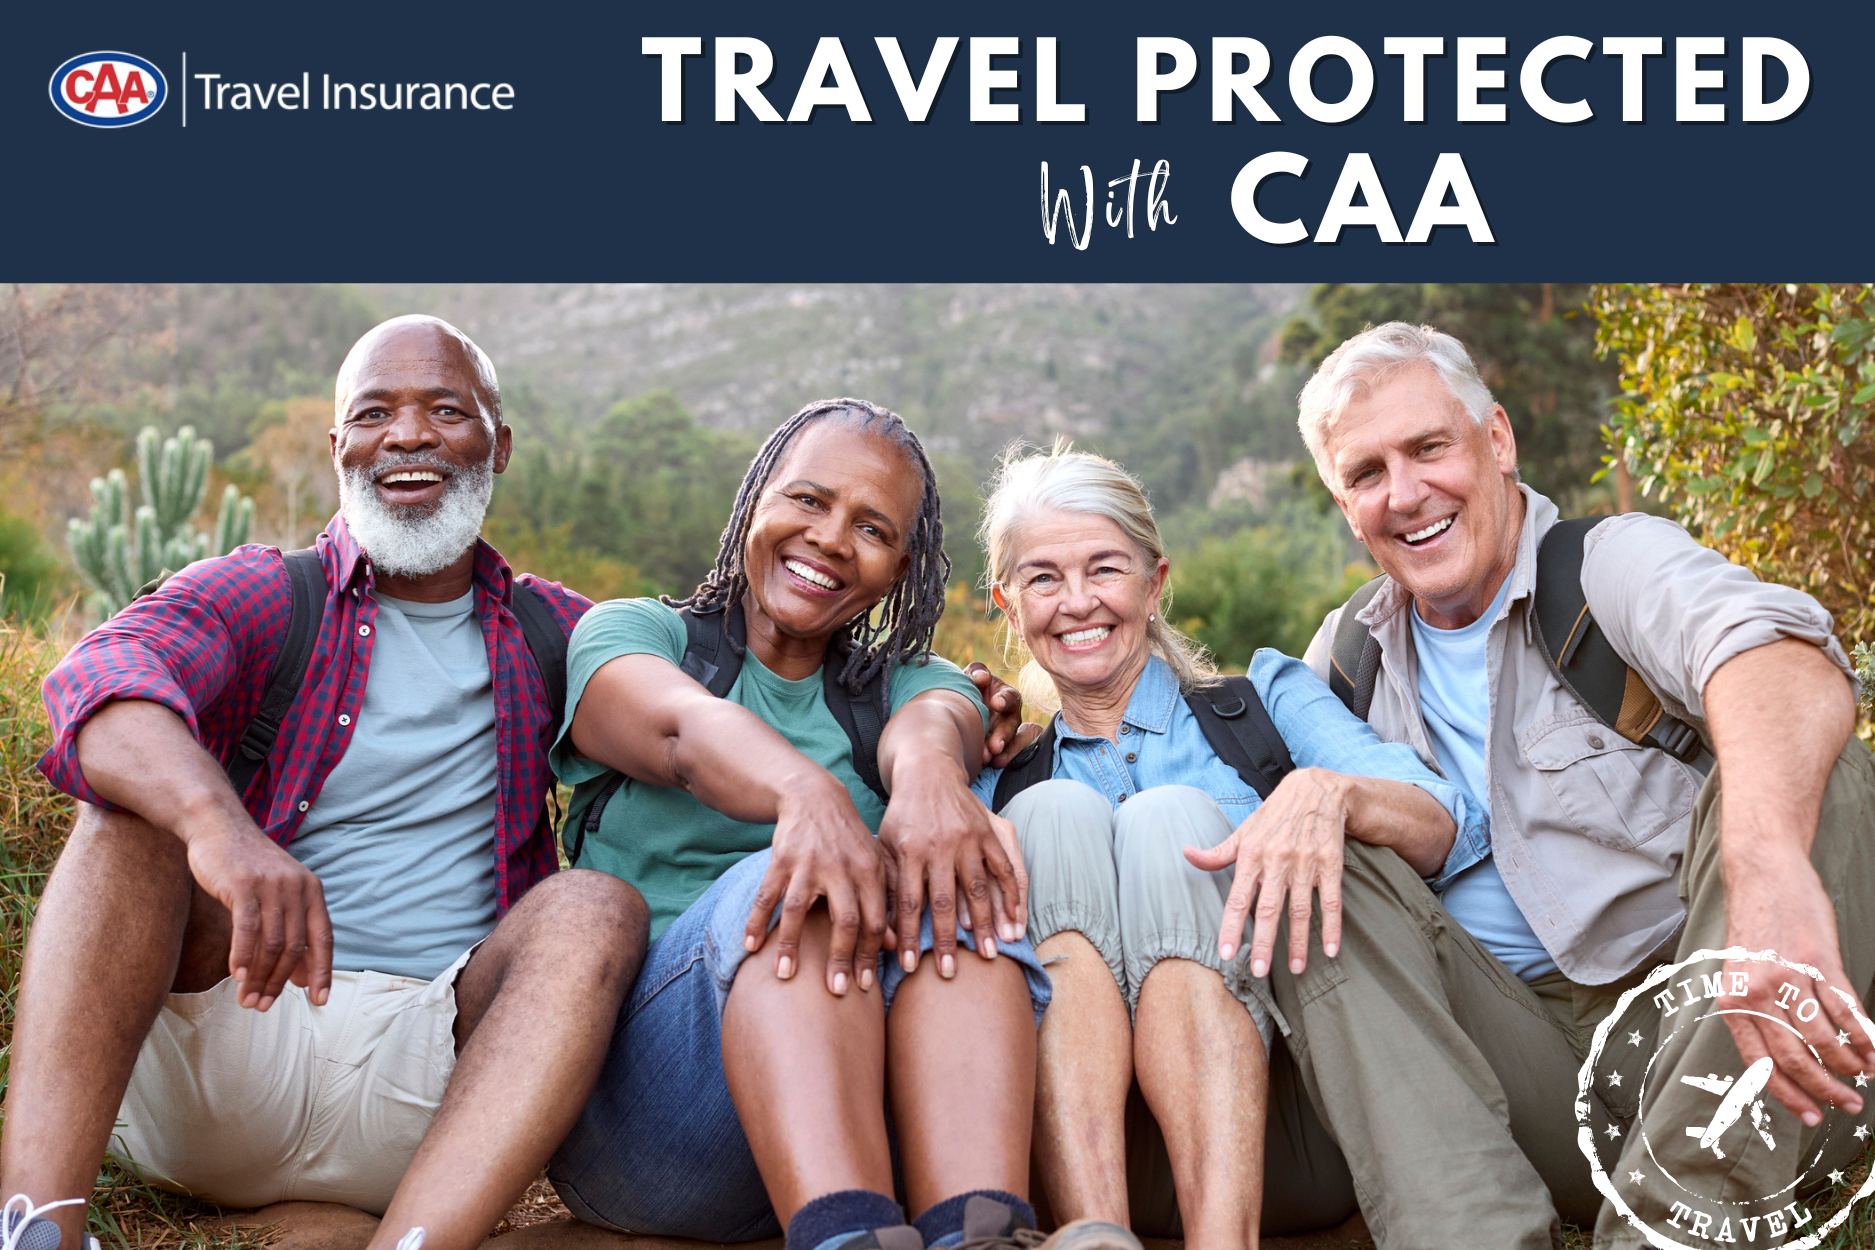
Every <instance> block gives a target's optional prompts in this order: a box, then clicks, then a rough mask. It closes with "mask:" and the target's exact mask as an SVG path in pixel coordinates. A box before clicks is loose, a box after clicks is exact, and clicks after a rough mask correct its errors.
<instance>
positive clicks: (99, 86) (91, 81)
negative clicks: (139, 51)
mask: <svg viewBox="0 0 1875 1250" xmlns="http://www.w3.org/2000/svg"><path fill="white" fill-rule="evenodd" d="M168 97H169V84H168V83H167V82H165V81H164V80H163V71H162V70H160V69H157V68H156V66H154V65H152V64H150V63H149V62H148V61H146V60H144V59H143V58H142V57H140V56H132V55H131V54H130V53H128V52H87V53H85V54H84V55H83V56H75V57H73V58H72V59H71V60H69V61H67V62H65V64H63V65H61V66H59V68H58V70H57V71H56V72H55V73H54V74H53V75H52V103H53V104H54V105H56V106H57V108H58V110H59V112H61V113H63V114H65V115H66V116H67V117H69V118H71V119H72V120H73V121H75V122H79V123H81V124H83V125H86V126H134V125H136V124H137V123H138V122H140V121H147V120H148V119H149V118H151V117H154V116H155V115H156V111H157V110H158V109H160V108H162V107H163V101H164V100H165V99H167V98H168Z"/></svg>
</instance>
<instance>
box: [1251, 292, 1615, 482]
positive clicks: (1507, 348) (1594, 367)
mask: <svg viewBox="0 0 1875 1250" xmlns="http://www.w3.org/2000/svg"><path fill="white" fill-rule="evenodd" d="M1588 294H1589V288H1588V287H1587V286H1586V285H1567V284H1562V283H1550V282H1536V283H1454V284H1440V283H1416V282H1414V283H1375V284H1373V285H1371V286H1352V285H1348V284H1345V283H1338V282H1329V283H1323V284H1321V285H1318V286H1317V287H1315V289H1314V290H1313V291H1312V292H1311V293H1310V295H1309V308H1310V311H1309V314H1308V315H1307V316H1304V317H1298V318H1295V319H1293V320H1291V321H1290V322H1289V323H1288V325H1286V326H1285V327H1284V328H1283V332H1282V355H1283V358H1284V359H1285V360H1288V361H1292V362H1296V363H1302V364H1306V365H1307V366H1308V367H1309V368H1311V369H1313V368H1314V367H1315V366H1316V365H1318V364H1320V363H1321V361H1322V359H1323V358H1324V357H1326V356H1327V355H1328V353H1329V352H1331V351H1333V350H1334V349H1335V348H1336V347H1338V346H1339V345H1340V344H1341V343H1342V341H1343V340H1345V339H1347V338H1349V337H1351V336H1353V335H1355V334H1359V333H1360V332H1361V331H1362V330H1363V329H1365V328H1366V327H1368V326H1370V325H1379V324H1381V323H1383V322H1387V321H1408V322H1412V323H1414V324H1422V323H1423V324H1429V325H1433V326H1436V327H1437V328H1439V329H1441V330H1444V331H1445V332H1446V333H1448V334H1451V335H1453V336H1455V337H1456V338H1458V339H1459V340H1460V341H1462V342H1463V343H1464V344H1465V346H1466V347H1468V348H1470V349H1471V354H1472V358H1473V359H1474V360H1476V361H1477V363H1478V372H1479V374H1480V375H1481V376H1482V377H1483V378H1484V382H1485V385H1486V386H1489V387H1490V388H1491V392H1492V394H1493V395H1494V396H1495V397H1496V399H1497V401H1498V402H1499V403H1500V404H1502V405H1503V406H1504V411H1505V412H1507V413H1509V414H1510V424H1511V429H1512V430H1514V431H1515V432H1516V435H1517V458H1518V464H1519V467H1520V468H1521V469H1522V471H1523V476H1524V480H1525V481H1527V482H1529V483H1530V484H1531V486H1533V487H1534V488H1536V489H1537V490H1539V491H1542V492H1543V493H1544V494H1546V495H1549V496H1551V497H1552V498H1554V499H1556V501H1557V503H1558V504H1559V505H1560V506H1561V507H1562V509H1563V513H1564V515H1565V516H1568V515H1576V514H1580V513H1584V512H1590V511H1595V510H1602V511H1607V510H1610V509H1611V508H1613V507H1614V506H1616V500H1615V499H1613V498H1612V497H1611V496H1610V494H1609V492H1608V491H1607V490H1606V489H1605V488H1601V489H1597V488H1594V487H1592V486H1591V482H1592V480H1593V479H1595V478H1596V476H1597V473H1598V470H1599V469H1600V468H1601V465H1602V460H1603V455H1604V448H1603V446H1602V439H1601V425H1602V421H1603V420H1604V419H1605V417H1606V415H1607V410H1608V404H1609V401H1611V400H1612V399H1613V398H1614V394H1615V390H1616V379H1615V367H1614V364H1613V362H1612V361H1606V360H1600V359H1597V356H1596V350H1595V322H1594V319H1593V318H1592V317H1590V316H1588V315H1587V311H1588V310H1587V307H1586V300H1587V297H1588Z"/></svg>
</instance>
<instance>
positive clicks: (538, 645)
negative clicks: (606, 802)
mask: <svg viewBox="0 0 1875 1250" xmlns="http://www.w3.org/2000/svg"><path fill="white" fill-rule="evenodd" d="M280 558H281V559H282V560H283V561H284V562H285V564H286V571H287V576H288V578H289V579H290V580H291V582H292V584H293V612H292V615H291V616H290V617H289V618H288V620H287V627H286V636H285V637H284V638H282V639H281V641H280V651H279V653H278V654H277V655H275V656H274V659H273V667H272V668H271V669H269V670H268V673H267V691H266V693H265V694H263V695H262V696H261V700H260V707H259V709H257V710H256V711H255V713H254V716H253V719H251V720H249V721H248V722H247V728H246V729H244V730H243V731H242V733H241V743H240V749H239V750H237V751H236V752H235V753H234V758H232V759H230V760H229V761H228V781H229V784H231V785H232V786H233V787H234V792H235V793H236V794H238V795H243V796H245V795H246V793H247V787H248V784H249V783H250V782H252V781H253V780H254V774H255V773H257V772H259V771H260V766H261V764H262V763H263V762H264V761H265V760H266V759H267V758H268V757H269V756H270V755H272V754H273V744H274V739H276V738H277V737H279V735H280V726H281V724H282V723H283V722H284V721H285V720H286V713H287V709H288V708H290V707H292V706H293V699H294V696H296V695H298V694H299V688H300V685H301V684H302V683H303V682H304V681H305V680H306V666H307V664H308V663H310V662H311V660H312V653H313V644H314V643H316V642H317V641H318V639H319V625H320V623H321V622H322V621H323V620H324V618H325V599H326V590H327V586H326V570H325V565H324V564H322V563H321V562H320V560H319V551H318V549H317V548H315V547H303V548H301V549H300V550H298V551H283V552H281V553H280ZM171 576H173V575H172V574H169V573H164V574H163V575H162V576H160V577H158V578H156V579H155V580H154V581H151V582H150V583H149V584H148V585H145V586H144V587H142V588H141V589H139V590H138V591H137V593H136V596H135V598H137V599H141V598H143V597H144V596H145V595H148V594H151V593H152V592H154V591H155V590H156V589H157V588H158V587H160V586H161V585H162V584H163V583H164V582H166V581H168V580H169V578H170V577H171ZM508 606H509V608H510V609H511V610H512V611H513V612H514V615H515V618H516V619H517V620H518V621H520V623H521V633H522V634H523V635H524V636H525V637H526V638H527V649H528V652H529V654H531V655H532V656H533V657H534V666H535V667H536V668H538V669H539V670H540V676H541V680H542V682H543V683H545V685H546V687H547V705H548V707H549V709H550V711H551V713H552V716H551V719H550V720H549V721H548V730H547V735H548V739H549V740H550V741H551V739H552V736H553V735H554V734H555V733H557V732H559V727H560V719H561V717H562V716H564V715H565V713H566V634H565V633H563V632H562V631H561V629H560V623H559V622H558V621H557V620H555V619H554V615H553V609H552V608H551V607H549V606H548V604H547V600H546V597H545V596H544V595H542V594H541V593H540V592H539V591H538V590H535V589H534V588H533V587H532V586H526V585H523V584H521V583H520V582H516V583H515V585H514V596H513V598H512V599H510V600H509V604H508ZM547 796H548V802H549V803H551V802H552V800H553V789H552V787H551V786H550V787H548V790H547ZM541 819H542V820H543V821H545V822H546V823H547V825H548V827H549V829H551V827H552V825H553V817H552V815H551V814H550V813H549V812H548V810H547V805H546V804H542V806H541Z"/></svg>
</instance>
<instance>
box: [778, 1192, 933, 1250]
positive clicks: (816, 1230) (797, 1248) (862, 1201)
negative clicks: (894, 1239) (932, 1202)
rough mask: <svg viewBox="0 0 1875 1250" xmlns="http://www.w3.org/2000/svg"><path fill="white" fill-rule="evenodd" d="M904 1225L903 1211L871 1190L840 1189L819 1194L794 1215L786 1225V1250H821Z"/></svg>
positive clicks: (882, 1195)
mask: <svg viewBox="0 0 1875 1250" xmlns="http://www.w3.org/2000/svg"><path fill="white" fill-rule="evenodd" d="M904 1222H905V1211H904V1208H902V1207H900V1206H899V1205H898V1203H896V1202H894V1201H892V1200H891V1199H890V1198H888V1197H886V1196H885V1195H884V1194H876V1193H874V1192H872V1190H870V1189H841V1190H837V1191H835V1192H834V1193H830V1194H822V1195H821V1196H820V1197H818V1198H816V1199H814V1200H813V1201H812V1202H810V1203H808V1204H807V1205H805V1206H803V1207H802V1208H801V1209H800V1210H799V1211H796V1212H795V1213H794V1218H793V1219H791V1220H789V1221H788V1243H787V1247H786V1250H820V1247H822V1246H826V1245H827V1244H828V1243H829V1242H832V1243H833V1244H835V1245H838V1244H839V1242H840V1241H842V1240H845V1239H846V1238H848V1237H851V1236H854V1235H855V1234H858V1233H864V1232H868V1231H870V1230H871V1229H875V1228H895V1227H897V1226H898V1225H900V1224H903V1223H904Z"/></svg>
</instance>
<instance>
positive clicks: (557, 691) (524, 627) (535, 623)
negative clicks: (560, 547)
mask: <svg viewBox="0 0 1875 1250" xmlns="http://www.w3.org/2000/svg"><path fill="white" fill-rule="evenodd" d="M508 606H509V607H510V608H511V609H512V610H513V612H514V617H515V619H516V620H517V621H519V622H520V623H521V633H522V635H523V636H524V637H526V639H527V650H528V653H529V654H530V655H532V656H533V657H534V666H535V667H536V668H538V669H539V670H540V679H541V681H542V682H543V683H545V685H546V687H547V706H548V708H549V709H550V710H551V712H552V716H551V718H550V719H549V720H548V722H547V723H548V725H549V729H548V731H547V732H548V734H549V736H550V737H551V736H552V735H555V734H558V733H559V732H560V722H561V720H563V719H564V718H565V716H566V632H565V631H564V630H562V629H561V628H560V622H559V621H558V620H556V619H555V618H554V615H553V608H552V607H550V606H549V605H548V603H547V596H546V594H545V592H543V591H541V590H540V589H539V588H537V587H535V586H533V585H530V584H528V583H526V582H520V581H517V582H515V584H514V595H513V597H512V598H511V599H510V600H509V601H508Z"/></svg>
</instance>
